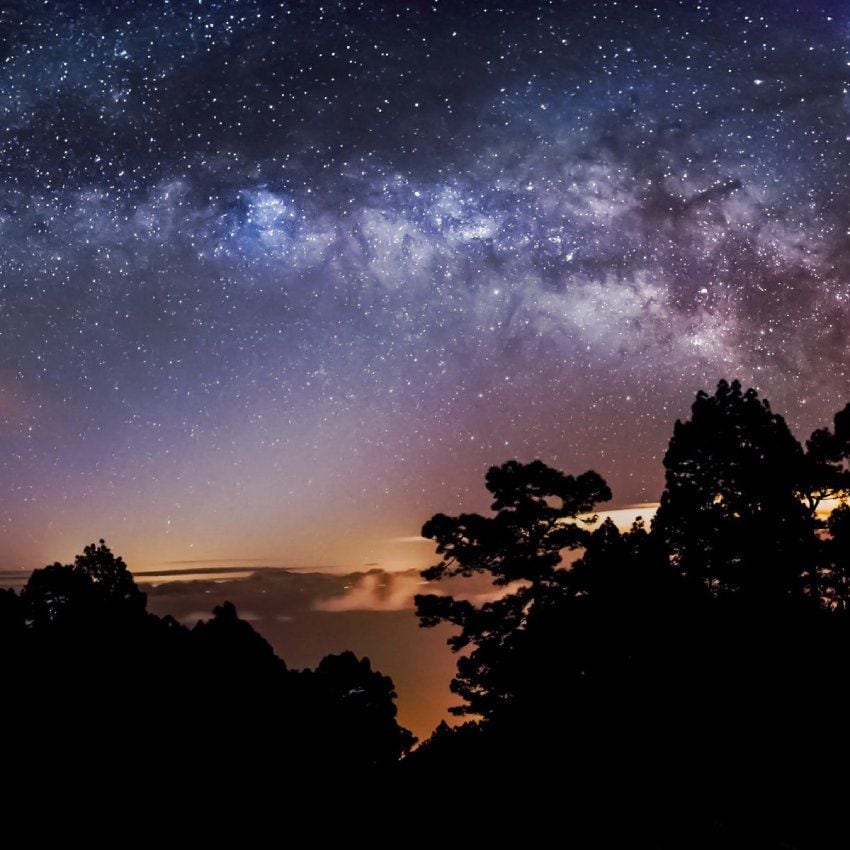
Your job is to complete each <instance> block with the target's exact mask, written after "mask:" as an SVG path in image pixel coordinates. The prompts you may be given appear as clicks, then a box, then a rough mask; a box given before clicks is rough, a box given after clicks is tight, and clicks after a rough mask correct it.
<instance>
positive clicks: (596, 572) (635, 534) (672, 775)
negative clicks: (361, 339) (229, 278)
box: [0, 381, 850, 850]
mask: <svg viewBox="0 0 850 850" xmlns="http://www.w3.org/2000/svg"><path fill="white" fill-rule="evenodd" d="M849 459H850V406H848V407H846V408H844V410H842V411H840V412H839V413H838V414H837V415H836V417H835V419H834V422H833V425H832V428H831V429H827V428H824V429H819V430H817V431H815V432H814V433H813V434H812V435H811V437H810V438H809V440H808V441H807V442H806V444H805V448H803V446H802V445H801V444H800V443H799V442H798V441H797V440H796V439H795V438H794V436H793V435H792V434H791V432H790V430H789V429H788V427H787V425H786V423H785V421H784V420H783V419H782V418H781V417H780V416H777V415H776V414H774V413H773V412H772V410H771V409H770V406H769V405H768V403H767V402H766V401H763V400H761V399H760V398H759V397H758V395H757V393H755V391H753V390H747V391H744V390H743V389H742V387H741V385H740V384H738V383H737V382H732V383H728V382H726V381H721V382H720V383H719V384H718V386H717V388H716V390H715V392H714V393H713V394H712V395H709V394H707V393H705V392H701V393H699V394H698V395H697V397H696V400H695V402H694V405H693V407H692V411H691V417H690V419H688V420H686V421H683V422H677V423H676V425H675V429H674V433H673V437H672V439H671V442H670V445H669V448H668V450H667V453H666V455H665V458H664V465H665V490H664V493H663V495H662V498H661V504H660V508H659V510H658V512H657V514H656V517H655V519H654V520H653V522H652V524H651V527H650V528H647V526H646V525H645V524H644V522H643V521H642V520H638V521H637V522H635V523H634V525H633V526H632V527H631V528H630V529H628V530H627V531H621V530H620V529H618V528H617V527H616V525H615V524H614V523H613V522H612V521H611V519H606V520H605V521H603V522H599V521H598V519H597V517H596V516H595V515H594V514H593V512H594V510H595V509H596V508H597V506H599V505H600V504H601V503H603V502H605V501H606V500H608V499H610V498H611V493H610V491H609V489H608V486H607V485H606V483H605V482H604V480H603V479H602V478H601V477H600V476H599V475H597V474H596V473H594V472H585V473H583V474H581V475H578V476H572V475H567V474H565V473H563V472H560V471H558V470H555V469H553V468H551V467H549V466H547V465H546V464H544V463H543V462H542V461H539V460H536V461H533V462H531V463H520V462H518V461H516V460H513V461H509V462H507V463H505V464H503V465H502V466H497V467H493V468H491V469H490V470H489V472H488V473H487V477H486V481H485V483H486V486H487V489H488V490H489V491H490V493H491V495H492V512H491V513H490V514H489V515H484V516H482V515H478V514H461V515H459V516H446V515H444V514H437V515H436V516H434V517H433V518H432V519H431V520H429V521H428V522H427V523H426V524H425V526H424V528H423V535H424V536H425V537H428V538H429V539H432V540H434V541H435V543H436V548H437V553H438V554H439V555H440V557H441V560H440V562H439V563H438V564H436V565H435V566H433V567H430V568H429V569H427V570H425V571H424V572H423V577H424V578H425V579H426V580H427V581H429V582H435V583H437V582H439V581H441V580H443V579H454V580H455V581H456V582H457V580H462V579H464V578H468V577H471V576H473V575H484V576H487V577H489V578H490V580H491V582H492V584H493V587H494V597H493V598H490V597H488V598H487V600H486V601H483V602H480V603H477V602H476V601H475V598H474V597H473V598H466V597H465V596H464V595H463V594H461V593H458V594H456V595H454V596H448V595H439V594H422V595H419V596H417V597H416V609H417V614H418V616H419V618H420V622H421V624H422V625H423V626H425V627H432V626H435V625H437V624H439V623H449V624H451V625H452V626H453V627H454V633H453V635H452V637H451V638H450V645H451V647H452V648H453V649H454V650H456V651H457V652H458V671H457V676H456V678H455V680H454V681H453V683H452V688H453V690H454V692H455V693H456V694H457V695H458V696H459V697H460V698H461V700H462V704H461V705H459V706H458V707H457V708H456V710H455V713H456V714H458V715H460V716H462V717H463V718H464V720H465V722H464V723H462V724H461V725H459V726H455V727H450V726H449V725H447V724H445V723H444V724H441V725H440V727H438V729H437V730H436V731H435V732H434V734H433V735H432V736H431V737H430V739H429V740H427V741H425V742H424V743H423V744H422V745H421V746H420V747H419V748H418V749H412V748H413V745H414V739H413V737H412V735H411V734H410V733H409V732H408V731H407V730H405V729H403V728H402V727H400V726H399V725H398V723H397V721H396V707H395V703H394V700H395V697H396V694H395V690H394V687H393V683H392V681H391V680H390V679H388V678H387V677H386V676H383V675H381V674H380V673H379V672H377V671H374V670H373V669H372V667H371V664H370V663H369V661H368V659H357V658H356V657H355V656H354V655H352V654H351V653H349V652H344V653H341V654H339V655H334V656H328V657H327V658H325V659H323V660H322V661H321V663H320V664H319V665H318V666H317V667H316V668H315V669H314V670H304V671H298V670H291V669H289V668H287V666H286V664H285V663H284V662H283V660H282V659H280V658H278V657H277V656H276V655H275V653H274V651H273V650H272V648H271V646H270V645H269V644H268V643H267V642H266V641H265V639H264V638H263V637H262V636H261V635H259V634H258V633H257V632H256V631H255V630H254V629H253V627H252V626H251V625H250V624H249V623H247V622H246V621H244V620H242V619H240V618H239V616H238V614H237V612H236V609H235V607H234V606H233V605H231V604H230V603H225V604H223V605H220V606H218V607H217V608H216V609H215V610H214V612H213V614H212V616H211V617H210V618H209V619H208V620H206V621H204V622H199V623H198V624H197V625H196V626H195V627H194V628H192V629H188V628H186V627H185V626H183V625H181V624H180V623H178V622H177V621H175V620H174V619H172V618H170V617H157V616H154V615H152V614H151V613H149V612H148V611H147V610H146V599H145V595H144V594H143V593H142V592H141V591H140V590H139V589H138V587H137V586H136V585H135V582H134V581H133V578H132V575H131V574H130V572H129V570H128V569H127V566H126V565H125V564H124V562H123V561H122V560H121V559H120V558H117V557H115V556H114V555H113V554H112V552H111V551H110V550H109V549H108V548H107V546H106V544H105V543H104V542H103V541H100V543H99V544H97V545H94V544H93V545H91V546H87V547H86V548H85V550H84V552H83V554H81V555H80V556H78V557H77V558H76V559H75V561H74V563H73V564H71V565H65V566H63V565H61V564H53V565H51V566H48V567H45V568H44V569H41V570H36V571H35V572H33V574H32V576H31V577H30V579H29V581H28V582H27V584H26V586H25V587H24V588H23V589H22V591H21V592H20V593H15V592H13V591H0V650H2V651H0V676H2V681H3V683H4V685H5V686H6V688H7V693H9V694H12V695H14V696H13V698H12V699H9V700H6V701H5V702H2V703H0V705H2V711H3V713H4V715H5V718H4V719H5V721H6V727H5V728H6V729H8V730H14V735H12V736H10V735H7V742H6V746H5V748H4V755H5V756H6V761H5V764H6V766H7V769H8V770H9V771H10V772H11V773H12V774H13V775H15V776H20V774H21V771H22V770H23V769H24V768H25V767H26V766H30V767H31V768H32V770H33V771H35V772H37V774H38V776H39V777H42V776H43V775H44V774H45V773H46V772H47V773H50V774H51V775H53V774H58V775H60V776H62V777H64V778H65V779H66V780H71V779H72V780H74V781H78V780H79V777H80V775H81V774H84V773H90V772H91V771H95V772H96V775H97V776H99V777H104V776H108V777H110V778H111V779H112V780H113V781H115V779H116V778H118V779H120V780H121V781H122V782H129V781H130V780H131V779H132V777H133V776H134V775H136V774H138V773H141V774H142V775H144V776H147V777H149V776H151V775H153V773H154V772H156V776H157V781H158V782H159V783H160V785H158V787H161V785H162V783H166V785H169V783H170V785H169V787H172V789H174V790H175V791H176V789H177V787H178V786H179V784H180V781H181V777H182V776H183V774H182V773H181V771H180V769H179V766H188V767H190V768H191V771H192V786H193V788H194V789H195V790H197V789H198V788H199V787H200V788H203V789H205V790H206V791H207V792H208V793H219V792H220V791H221V789H222V788H226V789H227V790H228V791H229V792H230V793H236V792H237V791H238V789H240V788H243V787H245V786H246V785H250V781H249V777H254V778H255V780H256V781H257V782H258V783H259V782H262V783H264V784H267V783H269V782H271V783H273V784H274V783H277V782H281V783H285V782H286V781H287V780H291V779H292V778H295V779H297V780H299V781H301V782H302V783H303V780H304V778H305V777H308V776H315V777H318V778H319V779H320V780H321V781H322V782H325V781H326V779H327V777H329V776H331V777H333V778H334V779H336V780H340V779H342V780H344V781H343V783H341V784H340V787H341V788H345V789H347V792H348V793H352V794H356V793H357V792H362V791H364V790H365V789H369V788H371V787H373V785H371V784H370V783H369V782H365V780H367V779H369V780H374V779H375V778H380V779H382V780H387V783H386V788H387V794H388V796H385V797H381V798H380V799H382V800H385V801H387V802H388V803H390V804H391V805H390V806H389V808H390V810H393V809H394V807H399V810H400V811H402V812H405V813H407V812H408V808H407V807H408V806H409V801H410V800H420V801H421V800H423V799H424V800H431V799H433V797H434V794H435V789H436V788H443V787H444V788H445V789H447V792H448V793H447V796H446V800H447V801H449V802H450V801H457V800H461V799H462V800H463V803H464V812H466V813H471V814H470V816H469V817H468V818H467V821H468V823H467V824H466V825H467V826H468V827H470V829H471V832H470V840H473V839H474V840H476V841H478V842H479V843H480V842H481V841H483V840H485V839H487V838H490V837H492V838H493V839H494V840H495V839H496V838H503V835H501V831H502V830H503V829H504V823H505V820H506V819H509V818H507V815H508V814H509V813H511V812H513V813H514V814H515V815H516V818H515V820H516V822H517V824H518V826H519V827H520V828H521V829H522V831H523V836H524V838H525V839H526V840H528V841H532V842H534V843H537V841H538V840H539V841H543V840H549V839H548V836H550V835H551V833H552V830H554V829H557V830H558V831H559V832H558V834H559V835H563V837H564V839H565V840H567V841H570V842H572V844H573V845H575V846H580V847H584V846H600V847H604V846H621V845H624V844H626V845H628V846H650V847H655V848H665V850H666V848H669V849H670V850H673V848H680V847H717V848H726V847H738V846H740V847H770V848H776V850H779V848H789V847H790V848H810V847H811V848H820V847H824V848H827V847H837V846H844V845H845V844H846V826H845V824H844V823H843V811H844V806H845V801H846V797H847V794H848V792H850V787H849V784H848V781H847V780H846V779H845V777H844V771H843V770H841V769H840V768H841V767H842V766H843V765H844V764H845V763H846V762H847V761H848V759H850V743H849V742H848V736H847V735H846V734H844V732H843V723H844V717H845V716H846V715H847V712H848V709H850V689H848V682H847V670H848V662H850V610H848V609H850V605H848V600H850V507H848V506H847V505H846V504H844V500H845V499H846V498H847V497H848V494H850V464H848V460H849ZM831 499H837V500H838V501H839V504H838V506H837V507H836V506H835V505H834V504H833V503H832V502H830V501H829V500H831ZM461 583H462V582H461ZM175 764H176V765H178V769H173V768H172V766H173V765H175ZM162 766H168V769H165V768H164V767H162ZM836 767H838V768H839V770H836ZM280 776H284V777H285V778H284V779H278V777H280ZM163 777H164V778H163ZM93 787H100V786H93ZM274 787H275V788H277V787H278V786H277V785H276V784H275V785H274ZM311 787H312V786H311ZM348 789H354V790H352V791H350V792H349V791H348ZM417 794H418V795H420V796H418V797H417V796H416V795H417ZM393 801H395V802H393ZM503 804H504V807H505V808H504V816H501V814H502V812H501V806H502V805H503ZM494 805H498V806H499V807H500V811H499V812H498V813H497V816H495V817H494V816H493V815H492V814H491V812H492V810H493V807H494ZM482 806H484V807H488V808H486V809H484V808H479V807H482ZM434 808H437V807H434ZM478 812H485V814H484V816H483V817H481V816H480V815H478V814H476V813H478ZM512 816H513V815H512ZM420 820H423V819H422V818H420V819H419V820H417V821H416V822H417V824H419V821H420ZM424 820H425V821H427V823H425V824H424V826H425V827H426V828H427V827H428V826H431V827H433V828H434V831H435V833H436V832H437V831H438V830H440V831H441V832H442V833H443V834H445V830H446V828H447V827H448V826H451V827H452V828H453V829H454V828H455V827H456V825H457V824H456V823H455V815H454V813H453V814H452V815H451V818H450V819H449V820H447V819H446V817H444V816H443V815H442V814H441V813H440V812H439V811H438V812H436V813H435V814H433V815H430V816H429V817H428V818H425V819H424ZM339 821H340V826H342V825H343V824H347V822H346V821H344V819H341V818H340V819H339ZM488 826H489V828H488Z"/></svg>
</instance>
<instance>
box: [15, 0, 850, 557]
mask: <svg viewBox="0 0 850 850" xmlns="http://www.w3.org/2000/svg"><path fill="white" fill-rule="evenodd" d="M0 66H2V84H1V85H0V442H2V452H0V466H2V481H3V486H2V488H0V533H2V539H3V543H4V545H3V552H2V558H0V567H2V568H4V569H31V568H33V567H35V566H39V565H42V564H44V563H46V562H50V561H53V560H55V559H67V558H70V557H71V556H72V555H73V553H74V552H76V551H79V550H80V548H81V547H82V545H83V544H84V543H85V542H88V541H89V540H91V539H95V538H97V537H100V536H105V537H106V538H107V540H108V542H109V543H110V544H111V545H112V546H113V548H114V549H115V550H116V551H118V552H120V553H121V554H123V555H124V556H125V558H126V559H127V560H128V562H129V563H130V565H131V566H132V567H135V568H136V569H139V570H149V569H150V570H152V569H157V568H159V569H162V568H163V567H165V566H174V565H180V564H186V565H188V564H204V565H209V564H242V565H251V564H257V565H269V566H284V567H285V566H301V567H304V566H309V567H337V568H340V569H362V568H364V566H365V565H370V566H372V565H377V566H379V567H380V568H382V569H390V570H392V569H398V570H405V569H409V568H411V567H413V566H423V565H424V564H426V563H428V561H429V553H430V551H431V550H430V549H429V547H428V546H427V545H424V544H422V542H421V541H418V540H417V538H416V535H417V534H418V532H419V529H420V527H421V524H422V522H423V521H424V520H425V519H427V518H428V517H429V516H430V515H431V514H432V513H434V512H435V511H438V510H443V511H446V512H453V511H457V510H460V509H462V508H463V509H472V510H475V509H482V508H484V507H485V506H486V499H485V496H486V494H485V493H484V492H483V488H482V486H481V485H482V481H483V473H484V471H485V470H486V468H487V466H489V465H490V464H493V463H498V462H502V461H504V460H507V459H509V458H512V457H518V458H520V459H523V460H530V459H532V458H534V457H541V458H543V459H544V460H546V461H547V462H549V463H552V464H554V465H556V466H559V467H560V468H563V469H565V470H567V471H571V472H580V471H583V470H584V469H586V468H589V467H592V468H595V469H596V470H597V471H599V472H600V473H601V474H603V475H604V476H605V477H606V479H607V480H608V481H609V483H610V484H611V486H612V489H613V491H614V495H615V498H614V502H613V504H614V506H627V505H630V504H632V503H636V502H644V501H651V500H653V499H656V498H657V496H658V494H659V491H660V486H661V480H662V475H661V466H660V460H661V456H662V455H663V451H664V446H665V444H666V441H667V439H668V437H669V434H670V432H671V428H672V423H673V421H674V420H675V419H676V418H677V417H679V416H683V415H686V413H687V410H688V406H689V404H690V401H691V399H692V396H693V393H694V392H695V391H696V390H697V389H700V388H703V387H705V388H710V387H711V386H713V385H714V383H715V382H716V380H717V379H718V378H720V377H729V378H733V377H738V378H740V379H741V380H742V381H743V382H745V383H746V384H749V385H753V386H756V387H757V388H758V389H759V390H760V391H762V392H763V393H764V394H765V395H766V396H767V397H768V398H770V399H771V401H772V402H773V404H774V407H775V408H776V409H778V410H780V411H782V412H785V413H786V414H787V416H788V418H789V421H790V423H791V424H792V426H793V427H794V428H795V429H796V431H797V433H798V435H800V436H802V437H805V436H806V434H807V433H808V432H809V431H810V430H811V429H812V428H814V427H816V426H820V425H823V424H828V422H829V421H830V419H831V416H832V414H833V413H834V411H835V410H837V409H838V408H839V407H841V406H843V404H844V403H845V402H846V401H847V400H850V379H848V373H847V367H846V364H847V361H848V348H850V340H848V329H850V324H848V318H849V316H848V311H850V121H849V120H848V118H850V112H848V108H850V6H848V5H847V4H846V3H843V2H842V3H839V2H835V3H809V2H800V1H799V0H798V2H796V3H794V2H785V0H771V2H758V0H748V2H745V3H744V2H725V0H715V1H714V2H702V3H700V2H656V3H652V2H613V0H612V1H611V2H595V3H594V2H581V3H567V2H561V3H533V2H524V3H509V4H501V5H500V4H498V3H493V4H489V3H471V2H463V0H453V2H451V3H448V2H430V3H427V2H415V3H402V2H377V0H375V1H374V2H366V0H364V2H344V1H343V0H340V1H339V2H327V3H321V2H265V1H264V0H245V2H238V1H237V0H221V2H207V0H197V1H193V2H188V0H187V2H182V1H181V0H172V2H166V0H150V2H145V3H136V2H129V0H127V2H107V1H106V0H86V1H85V2H62V0H56V2H52V0H50V1H49V2H48V1H46V2H39V3H36V2H30V0H18V2H15V0H11V2H6V3H4V4H3V5H2V9H0Z"/></svg>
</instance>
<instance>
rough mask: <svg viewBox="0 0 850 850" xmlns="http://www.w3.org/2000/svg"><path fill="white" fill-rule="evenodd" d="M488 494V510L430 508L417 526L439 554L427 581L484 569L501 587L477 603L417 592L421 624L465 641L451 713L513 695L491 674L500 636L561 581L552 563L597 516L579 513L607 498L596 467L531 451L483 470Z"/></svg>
mask: <svg viewBox="0 0 850 850" xmlns="http://www.w3.org/2000/svg"><path fill="white" fill-rule="evenodd" d="M486 486H487V489H488V490H489V491H490V492H491V493H492V494H493V497H494V498H493V503H492V510H493V511H495V514H494V515H493V516H488V517H487V516H481V515H479V514H461V515H460V516H457V517H449V516H446V515H444V514H437V515H436V516H434V517H432V518H431V519H430V520H429V521H428V522H427V523H425V525H424V527H423V528H422V536H423V537H427V538H429V539H432V540H435V541H436V543H437V552H438V554H440V555H442V556H443V557H442V560H441V561H440V563H439V564H437V565H435V566H433V567H431V568H429V569H427V570H425V571H423V573H422V575H423V577H424V578H426V579H427V580H429V581H438V580H440V579H444V578H450V577H456V576H467V577H468V576H471V575H472V574H474V573H487V574H489V575H490V576H491V577H492V580H493V584H494V585H496V586H497V587H502V588H504V589H505V592H504V595H503V596H502V597H501V598H500V599H497V600H495V601H491V602H485V603H484V604H482V605H480V606H476V605H474V604H473V603H472V602H470V601H468V600H465V599H455V598H454V597H452V596H438V595H434V594H429V595H419V596H417V597H416V599H415V602H416V609H417V614H418V616H419V618H420V622H421V624H422V625H423V626H426V627H429V626H435V625H437V624H438V623H440V622H449V623H452V624H453V625H455V626H457V627H459V632H458V633H457V634H456V635H454V636H453V637H452V638H450V640H449V644H450V646H451V647H452V649H454V650H455V651H458V650H462V649H464V648H466V647H470V646H472V647H473V649H472V651H471V652H470V653H469V654H468V655H466V656H462V657H461V658H460V659H459V660H458V675H457V677H456V678H455V679H454V680H453V681H452V686H451V687H452V690H453V691H454V692H455V693H456V694H458V695H459V696H461V697H462V698H463V699H464V700H465V703H464V704H463V705H460V706H457V707H455V708H453V709H452V711H453V712H455V713H456V714H470V713H471V714H478V715H481V716H483V717H488V716H491V715H492V714H493V713H494V712H497V711H498V709H499V707H500V705H502V704H504V703H505V702H506V701H510V700H511V699H512V697H513V696H514V695H513V694H512V692H511V687H510V685H509V684H508V683H507V682H506V681H505V680H504V678H502V679H501V681H499V682H498V683H497V681H496V680H495V678H494V677H493V676H492V675H491V674H492V673H493V672H494V671H495V669H496V666H497V663H498V661H499V659H500V658H501V655H502V645H503V643H504V641H505V640H506V639H507V638H508V637H509V636H510V635H511V634H513V633H514V632H516V631H517V630H518V629H521V628H522V627H523V624H524V623H525V621H526V619H527V617H528V613H529V611H530V610H532V609H533V607H534V605H535V604H536V603H538V602H539V601H540V600H541V599H543V598H545V597H546V596H547V595H548V594H549V593H550V592H551V591H552V589H553V588H556V587H558V586H560V585H561V583H562V581H563V575H562V571H561V570H559V569H558V568H559V565H560V564H561V561H562V555H561V553H562V552H563V551H564V550H573V549H577V548H579V547H580V546H582V545H583V544H584V543H585V542H586V540H587V539H588V536H589V534H590V532H589V531H588V529H587V528H586V527H585V526H586V525H588V524H590V523H592V522H593V520H594V518H593V517H590V518H585V519H581V517H582V515H586V514H588V513H590V512H591V511H592V510H593V509H594V507H595V506H596V505H597V504H598V503H599V502H601V501H606V500H607V499H610V498H611V492H610V490H609V489H608V485H607V484H606V483H605V482H604V481H603V480H602V478H601V477H600V476H599V475H597V474H596V473H595V472H585V473H583V474H582V475H579V476H577V477H574V476H572V475H565V474H564V473H562V472H559V471H558V470H555V469H552V468H551V467H549V466H547V465H546V464H544V463H543V462H542V461H539V460H535V461H533V462H531V463H528V464H522V463H519V462H518V461H509V462H507V463H505V464H503V465H502V466H494V467H492V468H491V469H490V470H489V471H488V472H487V476H486Z"/></svg>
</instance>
